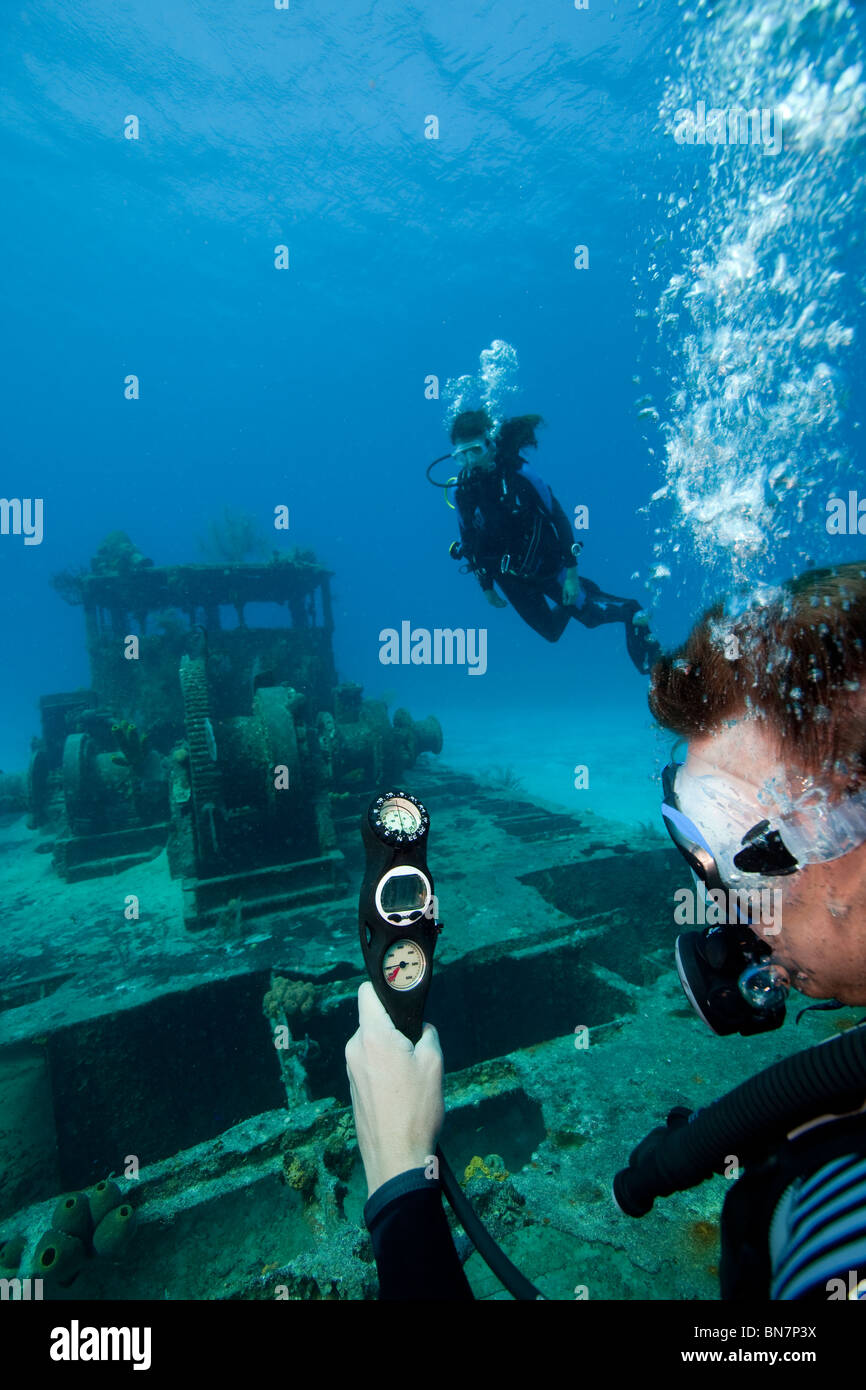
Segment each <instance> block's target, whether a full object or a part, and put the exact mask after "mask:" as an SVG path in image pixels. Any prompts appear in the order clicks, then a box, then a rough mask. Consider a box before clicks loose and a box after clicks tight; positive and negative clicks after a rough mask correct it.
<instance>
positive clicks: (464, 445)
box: [451, 410, 496, 472]
mask: <svg viewBox="0 0 866 1390" xmlns="http://www.w3.org/2000/svg"><path fill="white" fill-rule="evenodd" d="M451 443H452V444H453V445H454V450H453V455H452V457H453V458H454V459H456V461H457V463H458V464H459V465H460V467H461V468H468V469H469V470H470V471H472V470H474V469H476V468H479V469H482V470H483V471H485V472H487V471H489V470H491V469H493V468H495V466H496V445H495V442H494V440H493V422H492V420H491V419H490V417H489V415H488V414H487V412H486V411H484V410H464V411H461V413H460V414H459V415H457V416H456V417H455V419H454V423H453V424H452V426H451Z"/></svg>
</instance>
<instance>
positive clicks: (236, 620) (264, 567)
mask: <svg viewBox="0 0 866 1390" xmlns="http://www.w3.org/2000/svg"><path fill="white" fill-rule="evenodd" d="M330 579H331V574H330V572H329V571H328V570H327V569H325V568H324V567H323V566H321V565H320V564H319V563H318V561H317V560H316V558H315V556H314V555H313V554H312V553H311V552H309V551H295V552H293V553H292V554H290V555H288V556H275V557H274V559H273V560H272V561H270V562H268V563H257V564H243V563H230V564H206V565H172V566H164V567H157V566H154V565H153V564H152V563H151V562H150V561H148V560H146V559H145V558H144V557H143V556H142V555H141V554H140V552H139V551H137V550H136V549H135V548H134V546H133V545H132V542H131V541H129V539H128V537H126V536H125V535H124V534H123V533H121V532H115V533H114V534H113V535H112V536H110V537H109V538H108V539H107V541H106V542H105V543H104V544H103V546H102V547H101V549H100V551H99V552H98V553H97V555H96V556H95V557H94V559H93V561H92V562H91V566H90V570H89V571H88V572H86V573H81V574H77V575H68V574H67V575H63V576H59V577H58V579H57V581H56V587H57V588H58V590H59V592H60V593H61V594H62V595H63V597H64V598H66V600H67V601H68V602H71V603H74V604H80V605H81V606H82V607H83V609H84V617H85V624H86V632H87V647H88V654H89V658H90V670H91V689H89V690H86V691H74V692H71V693H61V694H56V695H47V696H45V697H43V699H42V701H41V711H42V737H41V739H40V740H38V741H37V744H36V746H35V748H34V752H33V756H32V759H31V764H30V773H29V800H30V814H31V824H32V825H34V826H48V827H51V828H52V829H53V830H54V831H55V833H56V836H57V838H56V841H55V851H54V862H55V866H56V868H57V870H58V872H59V873H60V874H61V875H63V876H64V877H65V878H67V879H70V880H75V879H81V878H89V877H96V876H99V875H103V874H113V873H117V872H119V871H120V870H121V869H125V868H127V867H129V866H130V865H133V864H135V863H136V862H141V861H143V860H146V859H149V858H153V857H154V856H155V855H156V854H158V853H159V852H160V851H161V850H162V849H163V848H164V847H166V846H167V847H168V853H169V863H170V866H171V870H172V873H173V874H174V875H175V876H178V877H180V878H182V880H183V885H184V902H185V912H184V918H185V922H186V925H187V926H188V927H190V928H193V929H194V928H201V927H207V926H212V925H214V924H215V923H216V922H217V921H221V920H222V919H223V918H224V916H225V914H226V913H230V914H234V915H235V916H236V917H238V918H239V919H242V920H243V921H244V922H245V923H246V922H248V921H250V920H251V919H256V918H260V917H267V916H268V915H270V914H272V913H274V912H278V911H281V910H285V909H286V908H288V907H294V906H297V905H299V904H300V903H303V902H308V901H314V900H319V899H321V898H323V897H327V896H330V895H332V894H333V890H334V886H335V884H336V882H337V881H338V879H339V875H340V867H341V863H342V854H341V852H340V849H339V846H338V839H337V833H336V830H335V814H336V815H337V816H339V813H340V810H341V802H342V801H344V800H346V801H351V804H352V808H353V809H354V806H355V802H356V800H357V797H358V795H359V793H362V792H365V791H367V790H370V791H371V792H372V791H373V790H375V789H378V788H379V787H381V785H382V782H383V780H384V781H389V780H399V778H400V776H401V774H402V772H403V771H404V769H406V768H407V767H410V766H412V764H414V762H415V759H416V758H417V756H418V754H419V753H420V752H423V751H427V750H429V751H432V752H437V753H438V752H439V750H440V749H441V746H442V733H441V729H440V727H439V724H438V722H437V720H435V719H433V718H430V719H427V720H425V721H423V722H422V723H420V724H419V723H417V722H416V721H414V720H413V719H412V718H411V716H410V715H409V714H407V713H406V711H405V710H398V711H397V712H396V713H395V715H394V719H393V722H392V721H391V720H390V719H389V717H388V712H387V707H386V705H385V704H384V703H383V702H381V701H372V700H364V699H363V692H362V690H361V687H360V686H357V685H353V684H342V685H341V684H338V682H337V674H336V670H335V666H334V657H333V649H332V631H333V617H332V610H331V595H330Z"/></svg>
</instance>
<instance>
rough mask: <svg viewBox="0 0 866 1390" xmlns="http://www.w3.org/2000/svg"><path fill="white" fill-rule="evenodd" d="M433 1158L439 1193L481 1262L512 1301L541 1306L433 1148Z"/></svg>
mask: <svg viewBox="0 0 866 1390" xmlns="http://www.w3.org/2000/svg"><path fill="white" fill-rule="evenodd" d="M436 1157H437V1158H438V1160H439V1181H440V1183H441V1184H442V1191H443V1192H444V1193H445V1196H446V1197H447V1198H448V1201H449V1203H450V1204H451V1209H452V1211H453V1212H454V1215H455V1216H456V1217H457V1220H458V1221H459V1222H460V1225H461V1226H462V1227H463V1229H464V1231H465V1232H466V1234H467V1235H468V1237H469V1239H470V1240H471V1241H472V1244H473V1245H474V1246H475V1249H476V1250H477V1251H478V1253H479V1255H480V1256H481V1258H482V1260H484V1262H485V1264H486V1265H487V1266H488V1268H489V1269H491V1270H492V1271H493V1273H494V1274H495V1275H496V1277H497V1279H498V1280H499V1282H500V1283H501V1284H502V1285H503V1287H504V1288H506V1289H507V1290H508V1292H509V1293H510V1294H513V1295H514V1297H515V1298H517V1299H520V1300H522V1301H527V1302H529V1301H531V1302H533V1303H537V1302H538V1301H539V1300H541V1302H544V1294H543V1293H540V1292H539V1290H538V1289H537V1288H536V1287H535V1285H534V1284H533V1283H531V1282H530V1280H529V1279H527V1278H526V1275H525V1274H521V1273H520V1270H519V1269H518V1268H517V1266H516V1265H514V1264H512V1263H511V1261H510V1260H509V1258H508V1256H507V1255H506V1253H505V1251H504V1250H503V1249H502V1248H501V1247H500V1246H498V1245H497V1244H496V1241H495V1240H494V1239H493V1237H492V1235H491V1234H490V1232H489V1231H488V1230H487V1228H486V1226H484V1225H482V1223H481V1221H480V1220H479V1219H478V1217H477V1216H476V1215H475V1212H474V1211H473V1209H472V1207H471V1206H470V1204H469V1201H468V1199H467V1197H466V1194H465V1193H464V1191H463V1188H462V1187H461V1186H460V1184H459V1182H458V1181H457V1179H456V1177H455V1176H454V1170H453V1169H452V1167H451V1165H450V1164H449V1162H448V1160H447V1158H446V1157H445V1155H444V1153H443V1152H442V1150H441V1148H437V1150H436Z"/></svg>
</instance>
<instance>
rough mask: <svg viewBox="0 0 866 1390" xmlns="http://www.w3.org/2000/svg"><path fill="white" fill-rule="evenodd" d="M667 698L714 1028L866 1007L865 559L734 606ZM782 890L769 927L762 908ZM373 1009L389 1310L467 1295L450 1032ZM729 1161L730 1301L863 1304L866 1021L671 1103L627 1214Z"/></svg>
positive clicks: (669, 819) (631, 1189) (369, 1156)
mask: <svg viewBox="0 0 866 1390" xmlns="http://www.w3.org/2000/svg"><path fill="white" fill-rule="evenodd" d="M731 637H735V638H736V641H737V644H738V652H739V654H738V657H737V659H736V660H732V659H731V658H730V656H729V655H728V653H729V651H730V645H729V639H730V638H731ZM650 708H651V710H652V713H653V714H654V716H655V717H656V719H657V720H658V722H659V723H660V724H661V725H662V727H664V728H668V729H670V730H672V731H673V732H674V733H676V734H677V735H678V736H679V737H680V738H687V739H688V740H689V746H688V757H687V760H686V761H685V763H676V762H672V763H671V765H670V766H669V767H668V768H666V769H665V773H664V777H663V793H664V799H663V805H662V812H663V816H664V820H665V824H666V826H667V828H668V830H669V833H670V835H671V837H672V839H673V840H674V843H675V845H676V846H677V848H678V849H679V850H680V852H681V853H682V855H683V857H684V858H685V860H686V863H687V864H688V865H689V868H690V870H691V871H692V873H693V874H694V876H695V882H696V886H698V887H699V888H700V890H701V892H702V893H703V894H704V895H705V902H708V903H713V904H715V905H716V906H717V907H719V912H718V913H717V914H716V917H715V920H713V918H712V917H711V915H710V913H709V912H708V913H707V916H706V921H707V922H708V923H712V924H711V925H708V926H707V927H706V928H705V929H704V930H703V931H700V932H698V931H690V932H685V933H683V934H682V935H681V936H680V938H679V939H678V941H677V945H676V961H677V967H678V970H679V974H680V979H681V982H682V985H683V988H684V991H685V993H686V996H687V998H688V999H689V1001H690V1003H691V1004H692V1005H693V1007H694V1008H695V1010H696V1012H697V1013H698V1015H699V1017H700V1018H701V1019H703V1020H704V1022H705V1023H707V1024H709V1026H710V1027H711V1028H712V1029H713V1031H714V1032H716V1033H717V1034H719V1035H720V1036H725V1035H730V1034H733V1033H739V1034H741V1035H742V1036H750V1035H753V1034H757V1033H760V1032H767V1031H769V1030H771V1029H775V1028H778V1027H780V1026H781V1024H782V1022H783V1020H784V1016H785V1002H786V997H787V994H788V991H789V989H790V988H791V987H792V986H796V988H797V989H798V990H799V992H800V993H801V994H803V995H806V996H809V997H811V998H813V999H816V1000H824V1001H826V1002H824V1003H816V1004H812V1005H810V1006H809V1007H810V1008H837V1007H840V1006H842V1005H847V1006H850V1007H863V1006H864V1005H866V567H864V566H861V565H859V564H851V565H841V566H839V567H836V568H834V569H833V570H816V571H811V572H809V573H807V574H804V575H802V576H800V578H799V579H795V580H792V581H788V582H787V583H786V584H784V585H782V586H780V587H779V588H778V589H775V590H772V591H769V593H768V592H766V591H765V592H764V594H763V595H761V596H760V597H759V598H757V599H756V600H755V601H754V602H753V603H752V604H751V606H746V607H741V608H740V610H739V612H733V611H726V610H725V608H724V607H723V606H722V605H717V606H716V607H715V608H714V609H711V610H710V611H709V612H708V613H707V614H705V616H704V617H703V618H702V619H701V620H700V621H699V623H698V624H697V626H696V627H695V629H694V630H693V632H692V633H691V635H690V637H689V638H688V640H687V642H686V643H685V646H684V647H683V649H682V650H681V651H680V652H678V653H676V654H672V655H670V656H668V657H665V658H664V659H663V660H662V661H660V662H659V663H658V664H657V666H656V667H655V668H654V670H653V673H652V685H651V693H650ZM767 885H769V886H770V889H771V890H772V894H773V898H772V900H773V903H774V913H773V915H772V917H771V918H770V920H767V918H766V916H765V914H764V912H763V910H760V911H758V909H757V907H756V905H755V904H756V894H757V898H758V899H761V900H762V902H763V891H765V890H766V888H767ZM776 894H780V895H781V896H780V898H778V899H777V897H776ZM732 895H734V896H733V897H732ZM720 904H726V905H727V906H726V907H721V906H720ZM782 905H783V906H784V916H783V915H782V911H781V906H782ZM699 920H703V919H699ZM358 1004H359V1029H358V1031H357V1032H356V1033H355V1034H354V1036H353V1037H352V1038H351V1039H350V1040H349V1043H348V1044H347V1047H346V1061H347V1068H348V1072H349V1080H350V1085H351V1091H352V1103H353V1107H354V1113H355V1123H356V1128H357V1134H358V1143H359V1147H360V1151H361V1156H362V1159H363V1162H364V1167H365V1171H366V1175H367V1184H368V1201H367V1204H366V1206H365V1209H364V1216H365V1220H366V1222H367V1225H368V1228H369V1230H370V1233H371V1237H372V1242H373V1251H374V1255H375V1258H376V1264H377V1269H378V1273H379V1280H380V1298H382V1299H471V1298H472V1297H473V1295H472V1291H471V1288H470V1286H469V1283H468V1281H467V1279H466V1276H465V1274H464V1272H463V1269H462V1266H461V1263H460V1260H459V1257H458V1254H457V1251H456V1248H455V1246H454V1243H453V1240H452V1239H451V1235H450V1231H449V1227H448V1223H447V1220H446V1217H445V1212H444V1208H443V1206H442V1201H441V1195H440V1181H439V1179H438V1177H437V1174H436V1170H435V1166H431V1155H433V1154H435V1152H436V1141H437V1135H438V1133H439V1130H440V1128H441V1126H442V1123H443V1118H444V1104H443V1080H442V1077H443V1061H442V1052H441V1049H440V1046H439V1039H438V1035H437V1032H436V1030H435V1028H433V1027H432V1025H430V1024H429V1023H425V1024H424V1031H423V1033H422V1034H421V1036H420V1039H419V1041H418V1042H417V1043H416V1044H415V1046H414V1047H413V1045H412V1043H411V1042H410V1041H409V1040H408V1039H407V1038H406V1037H405V1036H404V1035H403V1034H402V1033H400V1032H398V1031H397V1029H396V1028H395V1027H394V1025H393V1023H392V1022H391V1019H390V1018H389V1016H388V1014H387V1013H386V1011H385V1010H384V1008H383V1007H382V1005H381V1004H380V1002H379V1000H378V998H377V997H376V994H375V993H374V990H373V986H372V985H371V984H369V983H365V984H363V985H362V986H361V988H360V991H359V996H358ZM732 1155H734V1156H736V1161H737V1167H738V1173H737V1174H734V1175H733V1176H734V1178H735V1180H734V1181H733V1182H731V1183H729V1184H727V1186H728V1191H727V1195H726V1197H725V1200H724V1208H723V1213H722V1219H721V1236H722V1256H721V1262H720V1269H719V1274H720V1284H721V1295H722V1297H723V1298H724V1299H736V1300H743V1299H760V1300H768V1299H773V1300H812V1301H821V1302H824V1301H830V1300H836V1299H841V1298H844V1299H847V1300H851V1299H854V1300H857V1299H866V1021H862V1020H861V1021H860V1022H859V1023H858V1024H856V1025H855V1026H853V1027H850V1028H848V1029H847V1030H846V1031H842V1032H839V1033H837V1034H836V1036H834V1037H831V1038H829V1039H828V1040H826V1041H825V1042H823V1043H820V1044H819V1045H817V1046H813V1047H809V1048H807V1049H806V1050H804V1051H801V1052H797V1053H794V1054H793V1055H791V1056H788V1057H785V1058H783V1060H782V1061H779V1062H776V1063H775V1064H774V1065H773V1066H771V1067H769V1068H767V1069H766V1070H765V1071H762V1072H760V1073H758V1074H757V1075H756V1076H753V1077H751V1078H750V1079H749V1080H747V1081H745V1082H743V1083H741V1084H740V1085H739V1086H737V1087H735V1089H734V1090H733V1091H731V1092H729V1093H728V1094H727V1095H725V1096H723V1097H721V1098H720V1099H719V1100H716V1101H714V1102H713V1103H712V1104H710V1105H708V1106H706V1107H705V1108H704V1109H701V1110H697V1111H694V1112H689V1111H688V1110H686V1109H684V1108H683V1107H678V1108H676V1109H674V1110H672V1111H671V1112H670V1114H669V1115H668V1117H667V1123H666V1124H665V1125H662V1126H660V1127H658V1128H656V1129H654V1130H653V1131H652V1132H651V1133H650V1134H649V1135H647V1137H646V1138H645V1139H644V1140H643V1141H642V1142H641V1143H640V1144H639V1145H638V1147H637V1148H636V1149H635V1150H634V1151H633V1152H632V1154H631V1156H630V1158H629V1160H628V1166H627V1167H626V1168H624V1169H623V1170H622V1171H620V1172H619V1173H617V1174H616V1176H615V1178H614V1184H613V1195H614V1198H615V1201H616V1204H617V1206H618V1207H619V1210H620V1211H621V1212H622V1213H623V1214H625V1215H628V1216H631V1217H640V1216H642V1215H644V1214H645V1213H646V1212H647V1211H649V1210H650V1208H651V1207H652V1205H653V1202H654V1201H655V1199H656V1198H658V1197H663V1196H667V1195H670V1194H671V1193H672V1192H675V1191H682V1190H685V1189H688V1188H691V1187H695V1186H697V1185H698V1184H699V1183H701V1182H703V1181H705V1180H706V1179H707V1178H709V1177H711V1176H712V1174H713V1173H714V1172H718V1173H722V1172H724V1173H725V1175H726V1176H728V1177H731V1176H732V1175H731V1173H730V1168H729V1164H730V1161H731V1156H732Z"/></svg>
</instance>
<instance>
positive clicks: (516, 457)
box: [451, 410, 544, 468]
mask: <svg viewBox="0 0 866 1390" xmlns="http://www.w3.org/2000/svg"><path fill="white" fill-rule="evenodd" d="M543 423H544V421H543V420H542V418H541V416H540V415H514V416H512V418H511V419H510V420H503V422H502V424H501V425H500V426H499V431H498V433H497V435H496V438H495V440H494V444H495V446H496V453H495V458H496V462H497V464H498V465H499V466H500V467H501V468H519V467H520V451H521V449H530V448H532V449H536V448H538V441H537V440H536V438H535V431H536V430H537V429H538V426H539V425H541V424H543ZM492 431H493V421H492V420H491V418H490V416H489V415H488V414H487V411H486V410H464V411H461V413H460V414H459V415H456V416H455V417H454V423H453V424H452V426H451V443H452V444H457V443H462V442H463V441H464V440H466V439H478V438H479V436H480V435H487V436H489V435H490V434H491V433H492Z"/></svg>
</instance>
